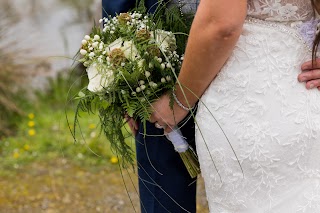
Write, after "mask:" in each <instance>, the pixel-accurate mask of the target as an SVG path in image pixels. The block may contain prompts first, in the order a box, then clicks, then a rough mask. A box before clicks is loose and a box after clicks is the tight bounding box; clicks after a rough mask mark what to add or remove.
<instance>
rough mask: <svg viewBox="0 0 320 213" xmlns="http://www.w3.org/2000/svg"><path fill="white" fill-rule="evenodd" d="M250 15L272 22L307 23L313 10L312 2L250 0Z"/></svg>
mask: <svg viewBox="0 0 320 213" xmlns="http://www.w3.org/2000/svg"><path fill="white" fill-rule="evenodd" d="M248 15H249V16H251V17H254V18H258V19H263V20H270V21H282V22H283V21H306V20H310V19H311V18H312V16H313V10H312V5H311V1H310V0H248Z"/></svg>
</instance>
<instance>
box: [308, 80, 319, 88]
mask: <svg viewBox="0 0 320 213" xmlns="http://www.w3.org/2000/svg"><path fill="white" fill-rule="evenodd" d="M319 87H320V79H317V80H311V81H308V82H307V83H306V88H307V89H313V88H318V89H319Z"/></svg>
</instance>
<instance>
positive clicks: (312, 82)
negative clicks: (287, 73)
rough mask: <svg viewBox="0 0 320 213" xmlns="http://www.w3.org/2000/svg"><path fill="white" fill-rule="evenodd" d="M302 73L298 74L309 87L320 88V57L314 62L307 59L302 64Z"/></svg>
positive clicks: (301, 80)
mask: <svg viewBox="0 0 320 213" xmlns="http://www.w3.org/2000/svg"><path fill="white" fill-rule="evenodd" d="M301 70H302V73H301V74H300V75H299V76H298V80H299V81H300V82H305V83H306V88H307V89H313V88H318V89H319V90H320V58H317V59H316V61H315V62H314V63H312V61H307V62H305V63H303V64H302V65H301Z"/></svg>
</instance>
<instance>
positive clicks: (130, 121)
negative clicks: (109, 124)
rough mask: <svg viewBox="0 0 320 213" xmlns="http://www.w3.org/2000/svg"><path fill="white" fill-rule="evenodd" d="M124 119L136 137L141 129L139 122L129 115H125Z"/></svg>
mask: <svg viewBox="0 0 320 213" xmlns="http://www.w3.org/2000/svg"><path fill="white" fill-rule="evenodd" d="M124 117H125V119H126V121H127V123H128V125H129V128H130V129H131V132H132V134H133V135H134V136H136V134H137V131H138V129H139V126H138V122H137V121H135V120H134V119H133V118H131V117H130V116H129V115H128V114H125V116H124Z"/></svg>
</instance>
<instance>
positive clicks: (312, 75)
mask: <svg viewBox="0 0 320 213" xmlns="http://www.w3.org/2000/svg"><path fill="white" fill-rule="evenodd" d="M319 79H320V69H314V70H310V71H305V72H303V73H301V74H300V75H298V81H300V82H307V81H312V80H319Z"/></svg>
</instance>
